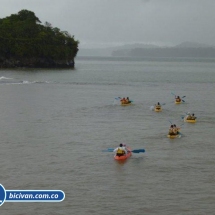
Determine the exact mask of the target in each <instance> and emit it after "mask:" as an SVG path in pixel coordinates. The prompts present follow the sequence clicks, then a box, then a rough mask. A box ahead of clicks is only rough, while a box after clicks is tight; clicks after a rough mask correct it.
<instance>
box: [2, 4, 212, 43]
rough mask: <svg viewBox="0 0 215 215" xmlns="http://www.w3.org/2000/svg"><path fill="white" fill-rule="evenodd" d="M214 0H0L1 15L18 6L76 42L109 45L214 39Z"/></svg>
mask: <svg viewBox="0 0 215 215" xmlns="http://www.w3.org/2000/svg"><path fill="white" fill-rule="evenodd" d="M214 8H215V1H214V0H204V1H202V0H180V1H179V0H132V1H131V0H61V1H59V0H31V1H29V0H1V8H0V14H1V18H3V17H5V16H9V15H10V14H12V13H17V12H18V11H20V10H21V9H28V10H31V11H33V12H35V14H36V16H37V17H38V18H39V19H40V20H41V21H42V22H43V23H44V22H45V21H48V22H50V23H51V24H52V26H53V27H59V28H60V29H61V30H67V31H68V32H69V33H71V34H72V35H75V38H76V39H78V40H79V41H80V42H81V44H80V45H81V46H87V45H90V44H93V45H95V44H98V45H111V44H122V43H134V42H141V43H148V44H149V43H153V44H161V45H165V44H166V45H171V44H178V43H181V42H184V41H193V42H199V43H206V44H211V45H215V40H214V38H215V29H214V27H213V25H214V20H215V13H214Z"/></svg>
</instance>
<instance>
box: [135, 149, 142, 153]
mask: <svg viewBox="0 0 215 215" xmlns="http://www.w3.org/2000/svg"><path fill="white" fill-rule="evenodd" d="M132 152H133V153H141V152H145V149H135V150H132Z"/></svg>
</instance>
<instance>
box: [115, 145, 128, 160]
mask: <svg viewBox="0 0 215 215" xmlns="http://www.w3.org/2000/svg"><path fill="white" fill-rule="evenodd" d="M126 149H127V152H128V153H127V154H124V155H120V156H118V155H114V159H115V160H126V159H127V158H129V157H131V155H132V153H131V148H129V147H126Z"/></svg>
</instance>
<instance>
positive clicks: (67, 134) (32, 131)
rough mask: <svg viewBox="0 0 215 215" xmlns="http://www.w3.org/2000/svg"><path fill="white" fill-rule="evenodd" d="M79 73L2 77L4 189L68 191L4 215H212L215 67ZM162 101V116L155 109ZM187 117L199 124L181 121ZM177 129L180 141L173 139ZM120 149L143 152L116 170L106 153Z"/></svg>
mask: <svg viewBox="0 0 215 215" xmlns="http://www.w3.org/2000/svg"><path fill="white" fill-rule="evenodd" d="M75 67H76V68H75V69H74V70H59V69H49V70H44V69H27V68H23V69H1V70H0V125H1V129H0V137H1V141H0V143H1V145H0V146H1V148H0V161H1V176H0V183H1V184H2V185H3V186H4V187H5V189H6V190H63V191H64V192H65V199H64V201H62V202H59V203H47V202H44V203H43V202H42V203H9V202H5V203H4V205H2V206H1V208H0V211H1V214H4V215H13V214H14V215H25V214H26V215H27V214H38V215H39V214H40V215H43V214H44V215H60V214H62V215H63V214H75V215H79V214H80V215H82V214H83V215H85V214H98V215H103V214H104V215H110V214H129V213H132V214H134V215H139V214H140V215H141V214H159V215H173V214H174V215H176V214H179V215H181V214H186V215H193V214H195V215H197V214H199V215H202V214H207V215H208V214H214V211H215V189H213V187H214V183H215V181H214V178H215V171H214V164H215V161H214V157H215V144H214V139H215V133H214V125H215V108H214V107H215V96H214V92H215V60H213V59H211V60H204V59H132V58H77V59H76V65H75ZM174 95H179V96H181V97H182V96H184V97H183V100H184V102H183V103H182V104H179V105H176V104H175V103H174ZM118 97H129V98H130V99H131V100H132V101H133V102H132V105H130V106H121V105H120V103H119V100H118V99H115V98H118ZM157 102H160V103H161V104H164V105H163V106H162V108H163V111H162V112H158V113H157V112H154V111H152V110H151V106H153V105H154V104H155V103H157ZM187 112H191V113H195V115H196V116H197V122H196V123H192V124H191V123H185V122H183V119H182V118H183V116H184V115H185V114H186V113H187ZM171 123H174V124H176V125H177V126H180V127H181V130H180V132H181V133H182V136H181V138H177V139H168V138H167V133H168V129H169V126H170V125H171ZM120 143H126V144H127V145H128V146H130V147H131V148H132V149H145V150H146V152H145V153H139V154H138V153H133V155H132V157H131V158H129V159H128V160H127V161H126V162H120V163H119V162H117V161H115V160H114V159H113V153H111V152H104V151H103V150H105V149H107V148H115V147H117V146H118V145H119V144H120Z"/></svg>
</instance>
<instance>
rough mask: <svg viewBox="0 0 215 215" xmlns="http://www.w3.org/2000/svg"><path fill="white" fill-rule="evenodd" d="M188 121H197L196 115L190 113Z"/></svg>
mask: <svg viewBox="0 0 215 215" xmlns="http://www.w3.org/2000/svg"><path fill="white" fill-rule="evenodd" d="M186 119H187V120H195V119H196V117H195V114H194V113H193V114H190V113H188V114H187V117H186Z"/></svg>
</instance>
